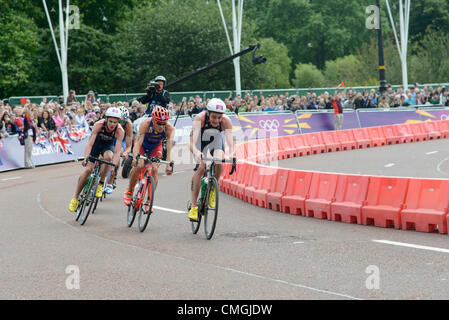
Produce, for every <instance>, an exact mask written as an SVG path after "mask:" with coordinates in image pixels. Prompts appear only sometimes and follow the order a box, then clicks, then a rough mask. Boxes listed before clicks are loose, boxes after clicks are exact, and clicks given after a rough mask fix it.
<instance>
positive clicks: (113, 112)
mask: <svg viewBox="0 0 449 320" xmlns="http://www.w3.org/2000/svg"><path fill="white" fill-rule="evenodd" d="M104 116H105V117H106V118H109V117H111V118H117V119H119V120H120V119H121V118H122V112H121V111H120V109H119V108H116V107H111V108H109V109H108V110H106V114H105V115H104Z"/></svg>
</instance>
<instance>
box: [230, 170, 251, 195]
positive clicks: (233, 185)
mask: <svg viewBox="0 0 449 320" xmlns="http://www.w3.org/2000/svg"><path fill="white" fill-rule="evenodd" d="M247 166H248V164H247V163H246V162H243V163H237V165H236V173H235V174H233V175H232V176H231V181H230V182H229V194H230V195H231V196H234V197H236V196H237V188H238V186H239V185H240V184H242V183H243V178H244V175H245V173H246V168H247Z"/></svg>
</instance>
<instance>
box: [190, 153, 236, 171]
mask: <svg viewBox="0 0 449 320" xmlns="http://www.w3.org/2000/svg"><path fill="white" fill-rule="evenodd" d="M201 160H203V161H211V162H215V163H217V162H221V163H232V168H231V171H230V172H229V175H233V174H234V173H235V172H236V169H237V158H232V160H226V159H222V158H215V157H212V158H206V157H203V155H201ZM199 166H200V164H199V163H197V164H196V166H195V168H194V169H193V171H196V170H198V167H199Z"/></svg>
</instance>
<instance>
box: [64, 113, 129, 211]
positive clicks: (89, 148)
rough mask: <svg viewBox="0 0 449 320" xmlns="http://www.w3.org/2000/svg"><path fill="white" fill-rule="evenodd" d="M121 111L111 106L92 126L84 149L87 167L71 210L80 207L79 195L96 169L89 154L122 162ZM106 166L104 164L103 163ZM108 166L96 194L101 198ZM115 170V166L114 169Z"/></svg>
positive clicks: (85, 165) (117, 162) (109, 160)
mask: <svg viewBox="0 0 449 320" xmlns="http://www.w3.org/2000/svg"><path fill="white" fill-rule="evenodd" d="M121 116H122V114H121V112H120V110H119V109H118V108H114V107H112V108H109V109H108V110H106V114H105V119H103V120H100V121H97V122H96V123H95V124H94V126H93V127H92V132H91V135H90V138H89V142H88V143H87V145H86V148H85V150H84V160H83V162H82V166H83V167H86V169H85V170H84V171H83V173H82V174H81V176H80V177H79V179H78V185H77V186H76V191H75V194H74V196H73V198H72V200H71V201H70V205H69V210H70V211H71V212H75V211H76V208H77V207H78V197H79V195H80V193H81V190H83V188H84V186H85V185H86V183H87V181H88V180H89V176H90V174H91V173H92V170H93V169H94V165H95V164H94V162H92V160H88V158H89V156H92V157H94V158H98V157H99V156H100V155H102V156H103V159H104V160H106V161H108V162H113V163H114V164H116V165H118V164H119V163H120V147H121V145H122V140H123V135H124V131H123V128H122V127H121V126H119V124H118V123H119V120H120V119H121ZM114 139H117V143H116V145H115V147H114ZM103 166H104V165H103ZM106 169H107V168H106V166H104V169H103V172H102V175H101V179H100V184H99V185H98V187H97V190H96V193H95V196H96V197H97V198H100V197H101V196H102V194H103V182H104V178H105V176H106V173H107V171H106ZM112 170H113V171H115V168H113V169H112Z"/></svg>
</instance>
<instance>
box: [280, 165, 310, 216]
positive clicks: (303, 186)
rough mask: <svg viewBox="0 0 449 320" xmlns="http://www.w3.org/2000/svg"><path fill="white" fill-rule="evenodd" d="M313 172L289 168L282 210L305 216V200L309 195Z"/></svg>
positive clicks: (282, 199)
mask: <svg viewBox="0 0 449 320" xmlns="http://www.w3.org/2000/svg"><path fill="white" fill-rule="evenodd" d="M312 175H313V172H310V171H296V170H289V171H288V177H287V185H286V186H285V194H284V195H283V196H282V197H281V211H282V212H285V213H291V214H299V215H303V216H305V200H306V199H307V197H308V196H309V188H310V183H311V181H312Z"/></svg>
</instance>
